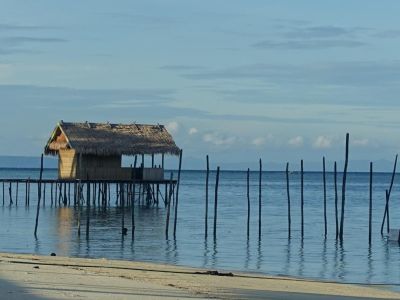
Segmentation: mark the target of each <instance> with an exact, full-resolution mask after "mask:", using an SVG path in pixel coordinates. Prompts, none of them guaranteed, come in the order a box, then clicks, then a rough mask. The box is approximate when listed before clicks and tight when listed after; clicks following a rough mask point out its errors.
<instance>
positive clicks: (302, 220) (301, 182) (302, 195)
mask: <svg viewBox="0 0 400 300" xmlns="http://www.w3.org/2000/svg"><path fill="white" fill-rule="evenodd" d="M300 210H301V239H303V238H304V163H303V160H301V162H300Z"/></svg>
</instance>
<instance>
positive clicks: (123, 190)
mask: <svg viewBox="0 0 400 300" xmlns="http://www.w3.org/2000/svg"><path fill="white" fill-rule="evenodd" d="M120 190H121V211H122V215H121V218H122V224H121V227H122V228H121V234H122V235H125V231H126V229H125V184H124V183H121V188H120Z"/></svg>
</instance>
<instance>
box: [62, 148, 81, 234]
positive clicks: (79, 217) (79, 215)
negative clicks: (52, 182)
mask: <svg viewBox="0 0 400 300" xmlns="http://www.w3.org/2000/svg"><path fill="white" fill-rule="evenodd" d="M81 155H82V154H79V156H80V157H81ZM56 191H57V187H56ZM81 199H82V186H81V179H79V181H78V236H81V204H82V203H81Z"/></svg>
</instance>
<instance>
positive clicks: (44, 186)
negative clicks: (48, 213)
mask: <svg viewBox="0 0 400 300" xmlns="http://www.w3.org/2000/svg"><path fill="white" fill-rule="evenodd" d="M17 195H18V183H17ZM45 206H46V183H45V182H43V207H45Z"/></svg>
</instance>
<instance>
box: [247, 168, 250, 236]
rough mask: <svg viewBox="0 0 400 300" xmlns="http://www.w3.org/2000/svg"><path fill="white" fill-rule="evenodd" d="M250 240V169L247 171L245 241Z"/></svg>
mask: <svg viewBox="0 0 400 300" xmlns="http://www.w3.org/2000/svg"><path fill="white" fill-rule="evenodd" d="M249 238H250V169H249V168H248V169H247V239H249Z"/></svg>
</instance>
